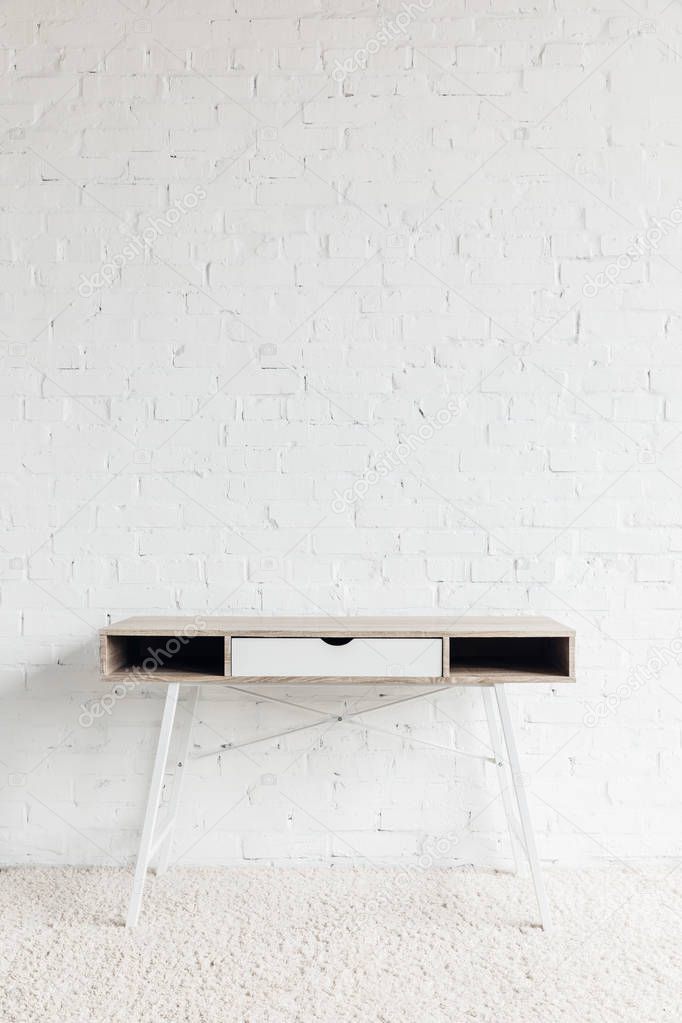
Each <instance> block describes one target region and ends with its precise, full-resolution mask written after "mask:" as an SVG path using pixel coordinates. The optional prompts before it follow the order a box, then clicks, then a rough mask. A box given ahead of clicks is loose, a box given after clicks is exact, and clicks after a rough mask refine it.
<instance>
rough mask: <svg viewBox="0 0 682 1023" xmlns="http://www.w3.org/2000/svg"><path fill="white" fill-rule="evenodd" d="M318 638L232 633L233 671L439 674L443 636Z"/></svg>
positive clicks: (237, 673)
mask: <svg viewBox="0 0 682 1023" xmlns="http://www.w3.org/2000/svg"><path fill="white" fill-rule="evenodd" d="M341 638H342V637H339V639H336V638H334V641H333V643H330V642H327V641H325V640H324V639H318V638H307V637H306V638H303V639H298V638H294V637H285V638H281V639H280V638H278V639H269V638H266V639H261V638H260V637H251V636H234V637H233V638H232V675H233V676H235V677H244V676H257V677H261V678H291V677H292V676H297V675H300V676H308V677H311V676H326V677H331V678H333V677H335V676H336V677H338V676H346V677H350V678H352V677H354V676H355V677H358V678H393V677H401V678H402V677H418V678H440V676H441V675H442V673H443V640H442V639H373V638H371V637H362V638H361V637H356V638H354V639H351V640H350V642H344V643H343V645H340V646H339V645H336V644H337V643H339V640H340V639H341Z"/></svg>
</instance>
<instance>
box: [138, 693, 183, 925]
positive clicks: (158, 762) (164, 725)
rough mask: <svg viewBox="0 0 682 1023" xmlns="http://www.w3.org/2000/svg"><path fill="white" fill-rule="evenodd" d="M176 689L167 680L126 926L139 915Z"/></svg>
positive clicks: (175, 704) (171, 724) (172, 718)
mask: <svg viewBox="0 0 682 1023" xmlns="http://www.w3.org/2000/svg"><path fill="white" fill-rule="evenodd" d="M179 691H180V685H179V683H178V682H171V683H170V684H169V686H168V689H167V690H166V702H165V704H164V707H163V717H162V718H161V730H160V732H159V741H158V744H157V747H156V757H155V759H154V769H153V771H152V780H151V783H150V785H149V795H148V797H147V810H146V813H145V817H144V825H143V827H142V837H141V839H140V849H139V852H138V854H137V863H136V865H135V877H134V880H133V891H132V894H131V896H130V904H129V906H128V917H127V920H126V927H135V925H136V924H137V919H138V917H139V915H140V907H141V905H142V893H143V891H144V882H145V878H146V876H147V868H148V867H149V861H150V859H151V856H152V852H153V846H154V832H155V830H156V821H157V818H158V816H159V800H160V799H161V789H162V786H163V775H164V772H165V769H166V760H167V759H168V750H169V748H170V740H171V735H172V732H173V721H174V720H175V708H176V707H177V704H178V693H179Z"/></svg>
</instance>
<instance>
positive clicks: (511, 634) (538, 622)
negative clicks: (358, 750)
mask: <svg viewBox="0 0 682 1023" xmlns="http://www.w3.org/2000/svg"><path fill="white" fill-rule="evenodd" d="M574 648H575V633H574V631H573V630H572V629H568V628H566V627H565V626H563V625H560V624H559V623H558V622H555V621H552V619H550V618H531V617H523V618H520V617H514V618H512V617H509V618H473V617H472V618H456V617H451V618H448V617H429V616H424V617H391V618H375V617H364V618H361V617H348V618H332V617H321V618H320V617H314V618H313V617H292V618H283V617H276V618H265V617H251V616H250V617H238V616H234V617H206V618H202V617H201V616H196V617H193V618H190V617H165V616H164V617H138V618H126V619H125V621H122V622H119V623H118V624H116V625H111V626H108V627H107V628H105V629H102V630H101V631H100V653H101V675H102V678H103V679H104V680H105V681H106V682H109V683H112V685H113V686H117V685H125V684H131V683H133V684H136V683H143V684H145V685H149V684H164V685H166V687H167V688H166V700H165V704H164V710H163V716H162V720H161V729H160V732H159V740H158V744H157V750H156V757H155V760H154V768H153V771H152V778H151V783H150V788H149V796H148V800H147V810H146V814H145V819H144V824H143V828H142V837H141V840H140V848H139V853H138V857H137V864H136V868H135V879H134V882H133V891H132V895H131V899H130V905H129V908H128V917H127V925H128V926H129V927H133V926H135V924H136V923H137V920H138V917H139V913H140V908H141V905H142V894H143V889H144V882H145V878H146V875H147V870H148V868H149V866H150V864H151V862H152V860H153V858H154V857H155V856H156V855H157V854H158V856H159V861H158V867H157V872H162V871H163V870H165V869H166V868H167V866H168V862H169V858H170V852H171V845H172V840H173V832H174V829H175V823H176V819H177V811H178V805H179V799H180V792H181V787H182V780H183V774H184V770H185V766H186V761H187V755H188V751H189V744H190V738H191V728H192V723H193V719H194V713H195V710H196V703H197V699H198V695H199V687H200V686H202V685H227V686H230V687H232V688H240V687H243V686H246V687H248V686H250V685H253V684H254V683H262V682H268V683H287V684H292V683H296V684H303V685H324V684H330V683H333V684H337V685H338V684H343V685H348V686H349V687H351V686H355V685H358V684H360V685H365V686H366V685H368V684H371V683H373V682H374V683H376V684H377V685H386V684H411V685H419V686H422V687H424V691H425V692H433V690H434V688H436V689H444V688H449V687H451V686H478V687H479V688H480V690H481V693H482V696H483V703H484V708H485V713H486V717H487V721H488V728H489V731H490V742H491V747H492V750H493V754H494V756H493V757H483V759H485V760H491V761H492V762H493V763H495V765H496V766H497V768H498V772H499V780H500V786H501V793H502V800H503V803H504V809H505V813H506V817H507V823H508V826H509V831H510V838H511V842H512V850H513V852H514V858H515V860H516V864H517V867H518V862H519V861H518V857H517V850H516V840H518V841H519V843H520V845H521V848H522V850H523V852H524V853H525V855H526V857H527V859H528V863H529V866H530V871H531V874H532V878H533V883H534V886H535V893H536V896H537V900H538V907H539V910H540V918H541V921H542V925H543V927H544V928H545V930H547V929H548V927H549V924H550V917H549V909H548V905H547V898H546V895H545V889H544V882H543V879H542V874H541V872H540V864H539V860H538V855H537V850H536V847H535V838H534V835H533V831H532V827H531V820H530V814H529V811H528V802H527V798H526V792H525V787H524V783H523V776H522V774H521V769H520V765H519V758H518V753H517V749H516V741H515V738H514V732H513V728H512V722H511V717H510V715H509V709H508V706H507V698H506V692H505V685H506V684H507V683H509V682H524V683H537V682H551V683H557V682H573V681H575V667H574ZM181 685H188V686H190V687H191V696H190V705H189V714H188V715H187V723H186V725H185V726H184V728H183V732H182V735H181V737H180V738H181V744H180V745H181V754H180V758H179V760H178V763H177V766H176V769H175V773H174V785H173V793H172V796H171V799H170V802H169V805H168V813H167V817H166V820H165V821H164V823H163V825H162V827H161V828H160V829H159V830H158V832H157V821H158V815H159V808H160V799H161V791H162V787H163V779H164V774H165V769H166V761H167V759H168V752H169V748H170V742H171V736H172V732H173V724H174V720H175V711H176V708H177V703H178V696H179V692H180V686H181ZM396 702H400V701H396ZM385 706H390V704H386V705H385ZM360 713H368V711H364V712H357V715H359V714H360ZM357 715H356V716H357ZM347 717H350V715H347ZM498 718H499V724H498ZM338 720H340V721H342V720H344V717H343V715H340V716H339V718H338ZM318 723H319V722H318ZM500 724H501V726H502V734H501V735H500V729H499V725H500ZM225 748H227V746H226V747H225ZM507 769H509V771H510V773H511V783H512V784H511V790H512V791H513V793H514V801H512V796H511V791H510V788H509V786H508V781H507ZM514 804H515V806H514ZM517 813H518V820H517ZM519 822H520V826H519Z"/></svg>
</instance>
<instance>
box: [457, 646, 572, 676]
mask: <svg viewBox="0 0 682 1023" xmlns="http://www.w3.org/2000/svg"><path fill="white" fill-rule="evenodd" d="M571 660H572V657H571V637H570V636H493V637H489V636H463V637H452V638H451V639H450V675H454V676H457V675H484V676H490V677H491V679H492V680H494V679H495V678H498V679H499V681H500V682H502V681H505V680H506V681H523V680H524V679H528V680H530V679H539V678H547V679H550V680H551V679H552V678H572V664H571Z"/></svg>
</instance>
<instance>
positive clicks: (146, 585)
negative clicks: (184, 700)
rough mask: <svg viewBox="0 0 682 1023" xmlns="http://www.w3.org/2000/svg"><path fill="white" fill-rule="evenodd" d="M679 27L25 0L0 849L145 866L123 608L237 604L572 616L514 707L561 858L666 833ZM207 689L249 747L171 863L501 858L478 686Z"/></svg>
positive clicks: (616, 851)
mask: <svg viewBox="0 0 682 1023" xmlns="http://www.w3.org/2000/svg"><path fill="white" fill-rule="evenodd" d="M681 18H682V15H680V11H679V7H678V6H677V5H669V6H667V7H666V6H665V5H664V4H663V3H660V4H655V5H654V6H653V7H651V8H650V9H648V10H647V12H646V13H643V14H642V15H639V14H637V13H635V10H634V8H633V7H632V6H630V5H625V6H623V5H622V4H610V3H608V2H604V0H595V3H594V4H592V5H587V6H586V5H585V4H584V3H581V2H574V0H557V2H556V3H555V4H550V3H549V2H547V0H539V2H538V3H536V4H533V5H519V4H518V3H516V2H511V3H503V2H502V0H498V2H497V3H494V4H493V5H492V7H491V6H490V5H485V4H480V3H478V2H476V0H467V2H465V0H449V2H447V3H446V2H443V0H432V2H431V3H428V2H427V0H421V3H407V2H406V3H403V4H402V5H395V6H388V5H383V4H382V3H379V4H377V5H367V4H360V3H356V2H354V0H348V2H343V3H341V4H339V3H334V4H332V3H331V2H330V0H296V2H293V0H277V2H276V3H275V2H274V0H248V2H246V0H244V2H242V0H234V3H233V4H225V3H217V2H214V0H201V2H198V0H186V2H184V3H182V4H179V3H177V2H175V0H171V2H170V3H159V2H156V3H153V4H151V5H149V6H147V5H145V4H143V3H139V4H138V3H137V0H126V3H125V4H124V3H122V2H118V0H105V2H102V3H97V4H95V5H93V4H85V5H80V4H77V3H72V2H68V0H67V2H64V3H61V2H60V3H56V2H54V0H44V2H43V0H29V2H28V3H26V4H19V3H17V2H13V3H11V4H10V5H9V7H8V9H6V11H5V17H4V21H3V23H2V24H1V25H0V70H1V71H2V75H3V89H2V98H1V99H0V136H1V138H0V172H1V173H0V179H1V180H2V184H1V185H0V224H1V227H2V230H1V231H0V290H1V292H2V296H1V299H0V303H1V305H0V313H1V316H0V331H1V333H0V366H1V370H2V371H1V372H0V408H1V410H2V417H3V429H2V434H1V436H0V474H1V479H2V490H3V497H2V507H1V514H2V533H3V536H2V540H1V543H2V551H1V560H0V575H1V579H0V625H1V628H0V664H1V665H2V678H3V683H2V707H3V713H2V716H1V718H0V733H1V734H2V752H1V753H0V760H1V761H2V765H1V768H2V774H1V775H0V785H2V787H1V788H0V857H2V860H3V861H4V862H7V863H19V862H47V863H65V862H72V863H112V864H114V863H123V862H126V860H127V859H128V858H129V857H130V856H131V854H132V852H133V850H134V848H135V843H136V836H137V829H138V828H139V826H140V824H141V816H142V805H143V799H144V792H145V786H146V783H147V779H148V775H149V771H150V766H151V757H152V754H153V744H154V741H155V732H156V726H157V723H158V720H159V717H160V701H159V692H158V690H153V689H149V690H145V691H136V692H134V693H132V694H130V695H128V696H126V697H125V699H121V700H117V701H116V702H115V705H114V706H113V707H112V709H111V713H108V714H105V715H103V716H102V717H101V718H98V719H97V720H95V721H94V723H92V725H91V726H90V727H85V726H84V725H83V723H82V722H83V720H84V719H83V712H82V707H83V705H85V706H86V707H89V706H90V705H91V704H92V701H95V700H97V698H98V697H100V696H101V695H102V693H103V687H102V685H101V684H100V683H99V681H98V679H97V674H96V670H97V643H96V635H95V634H96V630H97V629H98V628H99V627H101V626H102V625H104V624H106V623H107V622H108V621H110V620H115V619H117V618H121V617H124V616H125V615H127V614H134V613H173V612H176V613H190V614H191V613H197V614H209V613H212V612H213V613H228V612H230V611H235V612H249V611H252V612H263V613H264V614H272V613H277V612H296V613H311V614H319V613H324V612H328V613H330V614H339V613H352V612H357V613H371V612H379V613H386V614H390V613H392V612H399V611H404V612H412V613H417V614H418V613H428V612H431V611H434V610H440V611H441V612H447V613H450V612H451V613H453V614H466V613H476V614H482V613H503V614H513V613H542V614H549V615H552V616H554V617H556V618H558V619H560V620H562V621H564V622H566V623H567V624H570V625H572V626H573V627H574V628H576V629H577V631H578V649H577V663H578V682H577V685H575V686H573V687H563V688H561V687H557V688H556V689H552V688H550V687H540V688H537V689H533V690H532V691H531V690H526V689H521V688H518V687H517V690H516V691H514V692H513V693H512V696H511V699H512V711H513V714H514V717H515V720H516V721H517V724H518V726H519V733H518V739H519V746H520V748H521V751H522V757H523V766H524V770H525V771H526V774H527V779H528V784H529V787H530V801H531V810H532V813H533V815H534V818H535V822H536V827H537V830H538V836H539V846H540V852H541V855H542V856H543V857H544V858H549V859H553V860H558V861H560V862H569V861H571V862H572V861H587V860H590V859H592V858H595V857H603V856H611V857H616V856H618V857H623V858H628V857H648V856H668V855H678V854H679V846H680V838H681V835H680V825H679V819H680V815H679V804H680V797H681V795H682V783H681V781H680V779H681V778H682V751H681V749H680V735H681V730H680V709H681V707H682V704H681V702H680V697H679V684H678V683H679V674H680V650H679V641H678V638H677V637H678V633H679V629H680V625H681V624H682V622H681V615H680V605H681V602H682V587H681V583H682V565H681V554H682V501H681V500H680V496H681V494H680V491H681V488H682V471H680V456H681V452H682V399H681V398H680V392H681V388H682V346H681V341H682V308H681V306H680V295H681V294H682V290H681V288H680V284H681V280H682V277H681V275H682V256H680V238H681V237H682V235H681V234H680V222H681V221H682V194H681V193H680V189H679V181H680V175H679V169H680V155H681V152H682V150H681V149H680V146H681V144H682V134H681V131H682V130H681V128H680V118H679V95H680V91H681V90H682V64H681V63H680V56H679V54H680V53H682V38H681V36H680V30H681V28H682V21H681ZM278 695H280V696H281V697H282V698H283V699H289V700H291V701H293V702H297V703H303V704H306V705H307V706H308V707H309V708H313V709H315V710H318V711H319V712H320V716H325V715H327V714H331V713H334V712H336V711H338V710H339V709H340V708H346V709H358V707H363V706H370V705H373V704H374V703H375V702H376V699H377V697H376V693H374V694H372V693H371V692H367V691H363V692H355V691H353V692H349V691H347V690H346V691H344V690H336V689H334V690H329V691H325V692H320V691H316V692H309V691H306V692H301V691H297V690H295V689H291V690H286V691H285V692H278ZM200 716H201V724H200V725H199V726H198V727H197V728H196V729H195V735H194V741H195V752H197V753H201V752H206V751H208V750H210V749H212V748H213V747H215V746H217V745H219V744H220V743H221V742H224V741H231V742H233V743H241V742H245V741H247V740H251V739H257V740H259V741H258V742H257V743H254V744H252V745H248V746H244V747H242V748H241V749H234V750H232V751H229V752H226V753H224V754H223V755H221V756H220V757H217V756H207V757H204V758H201V759H197V760H195V761H194V762H193V764H192V766H191V770H190V772H189V780H188V783H187V788H186V790H185V795H186V798H185V801H184V803H183V825H182V827H181V829H180V833H179V836H178V842H177V848H176V855H178V856H184V858H185V861H186V862H194V863H233V862H239V861H242V860H248V861H268V862H270V861H273V862H283V863H290V862H295V863H316V862H329V861H330V860H331V859H334V860H337V859H338V860H340V861H343V862H349V861H350V862H363V861H366V860H367V859H369V860H370V861H371V862H379V863H383V862H386V863H389V862H415V863H416V862H420V861H421V862H424V858H425V857H426V859H427V860H428V861H429V862H434V861H437V862H459V861H474V862H480V863H502V862H504V861H505V860H506V858H507V856H508V852H507V838H506V830H505V825H504V817H503V813H502V806H501V802H500V800H499V798H495V797H496V796H497V788H496V779H495V778H494V777H493V769H492V768H491V767H490V765H485V764H483V763H482V762H480V761H477V760H473V759H470V758H467V757H462V756H457V755H453V754H452V753H451V752H449V751H448V749H447V748H448V747H453V746H456V747H458V748H460V749H462V750H465V751H469V752H485V749H486V748H485V745H484V741H485V738H486V733H485V725H484V717H483V711H482V707H481V706H480V702H479V694H477V693H475V692H470V691H466V692H464V691H461V692H450V693H446V694H444V695H442V694H441V695H438V696H432V697H428V698H426V699H425V700H423V701H412V702H409V703H407V704H406V705H405V706H404V707H400V708H398V709H395V710H388V709H387V710H384V711H379V712H376V713H374V714H373V715H368V716H367V718H366V719H363V720H366V725H367V727H363V725H362V723H361V722H358V721H357V719H356V723H355V724H354V725H353V726H352V727H351V726H350V725H349V726H344V725H341V724H336V725H335V724H333V723H331V724H330V723H329V722H327V723H326V724H321V725H319V726H317V727H316V728H312V729H309V730H306V731H289V730H290V729H295V728H297V726H299V725H301V724H304V723H310V722H311V721H312V720H314V719H315V718H314V715H312V714H310V713H309V712H308V711H306V710H301V709H297V708H288V707H285V706H282V705H277V704H275V703H273V702H271V701H266V700H256V699H253V698H251V697H246V696H244V695H242V694H239V693H235V692H228V691H224V692H212V693H210V694H209V693H206V694H205V695H204V697H203V699H202V702H201V703H200ZM370 723H371V725H372V726H374V727H373V728H371V727H369V726H370ZM284 731H287V732H288V734H286V735H284V736H283V737H279V738H273V737H272V736H276V735H277V734H278V733H281V732H284Z"/></svg>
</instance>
